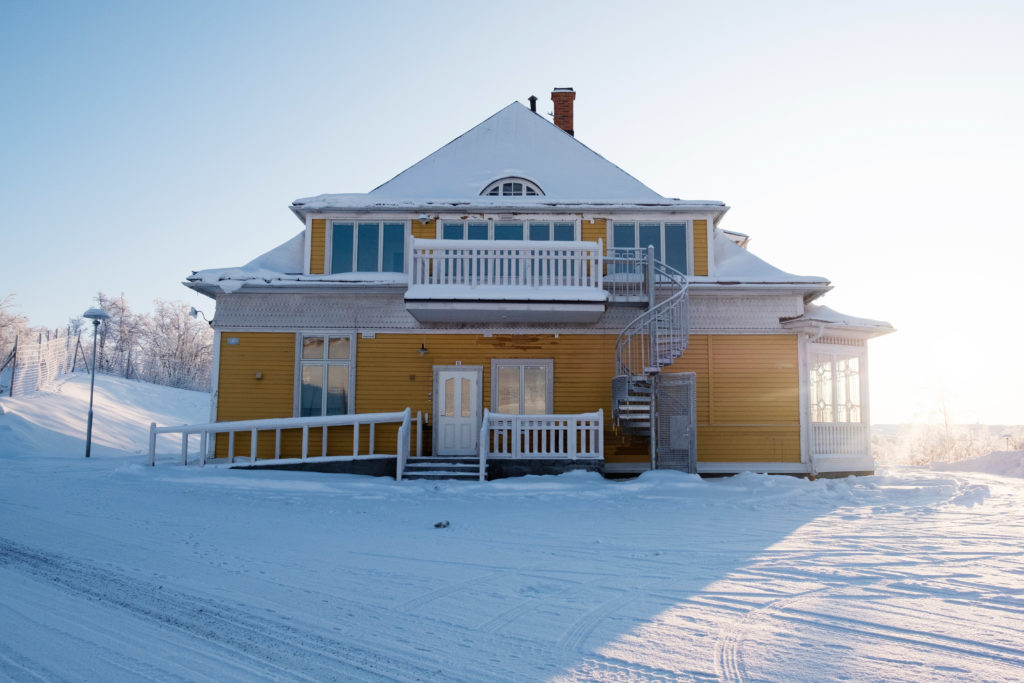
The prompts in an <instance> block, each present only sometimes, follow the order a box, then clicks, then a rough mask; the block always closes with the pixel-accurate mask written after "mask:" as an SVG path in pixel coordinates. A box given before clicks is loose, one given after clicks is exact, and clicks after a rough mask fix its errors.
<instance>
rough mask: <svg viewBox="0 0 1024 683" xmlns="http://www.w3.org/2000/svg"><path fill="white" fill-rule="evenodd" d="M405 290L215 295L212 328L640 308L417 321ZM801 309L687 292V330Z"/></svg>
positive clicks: (600, 328)
mask: <svg viewBox="0 0 1024 683" xmlns="http://www.w3.org/2000/svg"><path fill="white" fill-rule="evenodd" d="M404 294H405V290H404V289H402V290H400V291H396V292H394V293H380V292H375V293H362V294H361V293H358V292H352V293H316V292H306V293H290V292H284V293H270V292H268V293H247V292H236V293H234V294H221V295H220V296H218V297H217V314H216V322H217V327H219V328H221V329H232V328H236V329H237V328H259V329H281V330H294V329H367V330H380V331H387V330H394V331H401V330H465V331H473V330H491V331H495V332H501V331H507V332H512V333H522V334H542V333H545V332H565V333H569V332H579V331H589V332H602V333H607V334H611V333H614V334H618V333H619V332H621V331H622V329H623V328H624V327H625V326H626V325H627V324H629V322H630V321H631V320H633V319H634V318H635V317H636V316H637V315H639V314H640V313H641V312H642V311H643V310H644V309H643V308H642V307H639V306H628V305H624V304H611V305H609V306H608V310H607V311H606V312H605V314H604V315H603V316H602V317H601V319H600V320H598V321H597V322H596V323H593V324H578V323H577V324H570V323H552V324H544V325H538V324H536V323H504V324H497V323H496V324H492V325H487V324H483V323H479V322H475V323H466V324H463V325H460V324H457V323H454V324H453V323H420V322H419V321H417V320H416V319H415V318H413V317H412V316H411V315H410V314H409V312H408V311H407V310H406V308H405V300H404V298H403V297H404ZM802 313H803V301H802V299H801V297H800V295H798V294H793V295H767V296H714V295H695V294H693V293H691V294H690V334H711V333H721V332H736V333H740V332H777V331H780V330H781V329H782V327H781V326H780V324H779V319H780V318H793V317H796V316H799V315H801V314H802Z"/></svg>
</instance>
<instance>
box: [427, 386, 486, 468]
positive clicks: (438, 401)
mask: <svg viewBox="0 0 1024 683" xmlns="http://www.w3.org/2000/svg"><path fill="white" fill-rule="evenodd" d="M435 372H436V381H435V383H434V386H435V387H436V389H435V399H434V404H435V406H436V410H435V415H434V442H435V444H436V449H435V450H436V452H437V454H438V455H476V452H477V448H476V446H477V440H478V434H477V432H478V431H479V429H480V371H479V370H478V369H475V368H472V369H468V368H462V367H446V368H436V370H435Z"/></svg>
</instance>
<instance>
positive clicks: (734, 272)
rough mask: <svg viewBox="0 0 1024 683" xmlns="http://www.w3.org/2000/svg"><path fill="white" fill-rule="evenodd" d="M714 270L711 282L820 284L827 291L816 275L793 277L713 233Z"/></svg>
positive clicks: (720, 234) (725, 236)
mask: <svg viewBox="0 0 1024 683" xmlns="http://www.w3.org/2000/svg"><path fill="white" fill-rule="evenodd" d="M714 249H715V267H714V277H713V278H711V279H712V280H715V281H718V282H722V283H724V282H735V283H740V284H755V283H756V284H760V283H770V284H785V283H800V284H811V283H813V284H820V285H821V286H823V287H828V285H829V281H828V278H824V277H821V276H818V275H793V274H792V273H787V272H786V271H784V270H780V269H778V268H776V267H775V266H773V265H771V264H770V263H768V262H767V261H765V260H764V259H761V258H758V257H757V256H755V255H754V254H752V253H750V252H749V251H748V250H746V249H744V248H743V247H741V246H740V245H738V244H736V242H735V241H733V239H732V238H731V237H730V236H729V235H726V234H724V233H723V231H722V230H717V229H716V230H715V236H714Z"/></svg>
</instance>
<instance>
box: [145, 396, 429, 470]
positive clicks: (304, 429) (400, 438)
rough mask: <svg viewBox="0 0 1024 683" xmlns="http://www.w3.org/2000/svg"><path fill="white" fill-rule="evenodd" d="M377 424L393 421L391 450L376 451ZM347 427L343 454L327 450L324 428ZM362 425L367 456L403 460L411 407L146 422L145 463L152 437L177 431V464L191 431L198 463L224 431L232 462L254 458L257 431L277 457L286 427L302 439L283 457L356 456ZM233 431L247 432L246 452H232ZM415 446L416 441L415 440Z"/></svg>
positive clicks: (152, 451)
mask: <svg viewBox="0 0 1024 683" xmlns="http://www.w3.org/2000/svg"><path fill="white" fill-rule="evenodd" d="M381 424H397V425H398V435H397V440H392V439H389V440H390V441H392V443H393V444H394V445H395V448H396V452H395V453H380V452H378V451H377V438H376V436H377V435H376V427H377V425H381ZM346 426H347V427H351V428H352V430H351V437H352V442H351V449H348V448H346V449H345V450H346V451H348V452H346V453H343V454H339V453H333V452H331V451H329V450H328V438H327V437H328V430H329V429H330V428H332V427H334V428H338V427H346ZM361 427H365V428H367V430H368V432H369V433H368V435H367V436H368V439H367V446H368V452H367V453H365V454H364V455H367V456H380V455H393V456H398V458H399V459H400V460H401V462H402V463H403V464H404V462H405V457H406V456H407V455H408V453H409V448H410V445H411V443H410V438H411V434H410V430H411V411H410V410H409V408H406V409H405V410H403V411H402V412H398V413H357V414H355V415H329V416H324V417H283V418H271V419H265V420H239V421H235V422H210V423H207V424H193V425H178V426H174V427H157V426H156V423H152V424H150V426H149V464H150V465H153V464H155V463H156V440H157V435H159V434H180V435H181V464H183V465H187V464H188V454H189V437H190V436H193V435H198V436H199V459H198V460H199V464H200V465H205V464H206V461H207V459H208V458H209V456H210V451H211V450H212V445H213V441H214V439H213V438H211V437H215V436H216V435H217V434H227V435H228V443H227V451H226V456H227V461H228V462H229V463H230V462H234V461H235V458H236V457H247V458H248V460H249V461H250V462H256V460H257V455H258V453H259V439H260V434H261V433H262V434H264V437H265V438H269V437H270V434H269V433H268V432H272V433H273V438H274V442H273V443H274V450H273V458H274V460H280V459H281V458H282V439H281V434H282V432H287V431H289V430H296V431H301V436H302V442H301V447H300V448H299V450H298V451H297V452H296V453H295V454H294V455H287V454H286V455H285V456H284V457H292V458H294V457H297V458H298V459H300V460H307V459H311V458H317V457H321V458H322V457H330V456H333V455H349V456H354V457H359V456H360V449H359V445H360V428H361ZM310 429H317V430H320V431H321V434H320V452H319V453H312V454H311V453H310V449H309V430H310ZM236 434H247V435H249V452H248V453H247V454H245V456H240V455H236V453H235V435H236ZM417 448H419V444H417Z"/></svg>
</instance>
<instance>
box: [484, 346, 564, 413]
mask: <svg viewBox="0 0 1024 683" xmlns="http://www.w3.org/2000/svg"><path fill="white" fill-rule="evenodd" d="M525 365H539V366H542V367H544V368H546V369H547V379H548V381H547V386H546V387H545V393H544V413H543V414H544V415H550V414H552V413H553V412H554V409H555V404H554V386H555V368H554V361H553V359H551V358H492V359H491V410H492V411H495V412H497V406H498V368H502V367H518V368H519V378H520V384H519V388H520V392H519V404H520V407H522V405H523V402H524V401H525V396H524V395H523V392H522V387H523V385H522V377H523V374H522V373H523V371H522V368H523V366H525ZM520 414H523V413H520Z"/></svg>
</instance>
